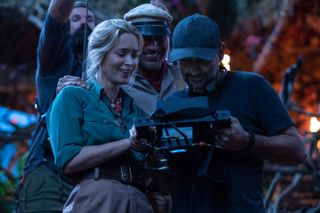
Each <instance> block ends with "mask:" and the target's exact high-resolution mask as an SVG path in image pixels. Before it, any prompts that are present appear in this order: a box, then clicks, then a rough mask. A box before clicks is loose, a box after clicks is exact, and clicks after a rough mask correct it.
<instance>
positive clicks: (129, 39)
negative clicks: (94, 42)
mask: <svg viewBox="0 0 320 213" xmlns="http://www.w3.org/2000/svg"><path fill="white" fill-rule="evenodd" d="M138 62H139V44H138V39H137V37H136V36H135V35H133V34H131V33H124V34H122V35H120V37H119V39H118V41H117V42H116V44H115V46H114V47H113V48H112V49H111V50H110V51H109V52H108V54H107V55H106V56H105V57H104V58H103V60H102V63H101V70H100V73H98V75H99V76H101V78H100V79H101V81H103V82H100V83H102V84H103V85H109V86H110V85H112V86H117V85H121V84H125V83H127V82H128V79H129V77H130V75H131V74H132V72H133V71H134V70H135V69H137V67H138Z"/></svg>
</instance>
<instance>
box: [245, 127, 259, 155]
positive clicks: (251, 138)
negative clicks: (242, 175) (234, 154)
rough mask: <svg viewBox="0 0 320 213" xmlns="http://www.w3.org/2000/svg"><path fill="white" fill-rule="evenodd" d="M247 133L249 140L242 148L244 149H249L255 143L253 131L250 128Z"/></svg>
mask: <svg viewBox="0 0 320 213" xmlns="http://www.w3.org/2000/svg"><path fill="white" fill-rule="evenodd" d="M248 133H249V141H248V144H247V146H246V147H245V148H244V151H250V150H251V149H252V148H253V146H254V144H255V143H256V137H255V135H254V132H253V131H252V130H251V129H249V130H248Z"/></svg>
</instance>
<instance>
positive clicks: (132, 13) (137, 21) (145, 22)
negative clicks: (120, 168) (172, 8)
mask: <svg viewBox="0 0 320 213" xmlns="http://www.w3.org/2000/svg"><path fill="white" fill-rule="evenodd" d="M123 18H124V19H125V20H127V21H129V22H130V23H131V24H132V25H134V26H135V27H136V28H137V29H138V30H139V32H140V33H141V34H142V35H143V36H165V35H169V34H170V29H169V24H170V23H171V22H172V16H171V15H170V14H169V13H168V12H167V11H165V10H164V9H162V8H160V7H158V6H155V5H153V4H141V5H139V6H137V7H135V8H133V9H131V10H129V11H128V12H127V13H126V14H125V15H124V16H123Z"/></svg>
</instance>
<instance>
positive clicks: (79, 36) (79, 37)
mask: <svg viewBox="0 0 320 213" xmlns="http://www.w3.org/2000/svg"><path fill="white" fill-rule="evenodd" d="M86 30H87V32H86ZM91 33H92V29H91V28H90V27H89V26H87V29H85V25H81V27H80V28H79V29H78V30H77V31H75V33H74V34H73V35H71V37H70V41H71V46H72V47H73V50H74V52H77V53H82V52H83V51H84V49H83V48H84V46H87V44H88V37H89V35H90V34H91ZM85 37H86V40H85V41H84V38H85ZM84 42H86V43H84Z"/></svg>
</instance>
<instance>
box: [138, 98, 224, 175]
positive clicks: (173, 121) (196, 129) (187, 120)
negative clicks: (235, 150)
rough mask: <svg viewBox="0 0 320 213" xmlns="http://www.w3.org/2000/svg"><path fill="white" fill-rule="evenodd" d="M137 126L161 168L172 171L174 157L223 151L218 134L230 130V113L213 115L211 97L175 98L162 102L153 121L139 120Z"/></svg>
mask: <svg viewBox="0 0 320 213" xmlns="http://www.w3.org/2000/svg"><path fill="white" fill-rule="evenodd" d="M134 126H135V128H136V130H137V132H138V135H139V137H141V138H145V139H146V140H145V145H146V146H148V147H150V150H151V151H152V153H153V155H154V156H153V157H155V158H158V160H159V161H161V162H162V163H160V167H161V168H162V167H163V168H162V169H166V170H168V169H170V168H169V167H168V164H167V162H168V160H170V159H172V158H174V157H177V156H181V155H189V154H190V153H193V154H194V153H198V152H201V150H204V149H205V148H207V147H219V140H220V139H219V137H217V136H216V131H215V130H217V129H219V128H226V127H229V126H230V112H229V111H227V110H222V111H215V112H211V111H210V110H209V104H208V99H207V97H191V98H190V97H188V98H171V99H166V100H165V101H160V102H158V103H157V110H156V111H155V113H154V114H153V115H152V117H151V118H137V119H135V120H134ZM147 167H148V166H147ZM160 167H158V169H160V170H161V168H160Z"/></svg>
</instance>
